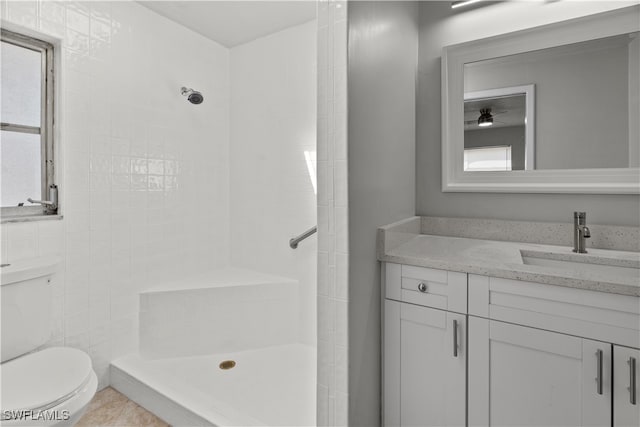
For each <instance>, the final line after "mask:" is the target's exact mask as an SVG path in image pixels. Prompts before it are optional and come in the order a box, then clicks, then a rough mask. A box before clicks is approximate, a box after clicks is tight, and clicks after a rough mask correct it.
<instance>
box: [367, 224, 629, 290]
mask: <svg viewBox="0 0 640 427" xmlns="http://www.w3.org/2000/svg"><path fill="white" fill-rule="evenodd" d="M426 221H427V222H428V221H429V220H428V219H427V220H426ZM467 221H470V223H472V222H473V221H484V220H467ZM493 222H494V223H495V222H496V221H493ZM503 222H508V221H503ZM424 223H425V219H424V218H420V217H413V218H408V219H406V220H403V221H400V222H397V223H394V224H390V225H388V226H385V227H382V228H380V229H379V231H378V260H380V261H386V262H393V263H398V264H409V265H416V266H421V267H429V268H436V269H441V270H448V271H458V272H463V273H472V274H480V275H485V276H492V277H501V278H506V279H516V280H524V281H530V282H537V283H544V284H550V285H558V286H566V287H572V288H580V289H588V290H593V291H600V292H608V293H616V294H622V295H630V296H636V297H637V296H640V275H639V274H640V273H638V271H640V270H637V271H634V270H631V269H638V268H640V253H638V252H631V251H620V250H610V249H597V248H595V249H594V248H589V249H588V250H589V253H587V254H576V253H574V252H572V248H571V247H568V246H556V245H550V244H543V243H529V242H520V241H504V240H506V239H505V238H504V236H501V237H502V238H501V239H500V240H503V241H498V240H496V239H491V240H489V239H479V238H468V237H449V236H442V235H433V234H425V233H424ZM431 225H433V221H431ZM498 226H499V225H498V224H493V225H492V228H493V229H495V228H496V227H498ZM471 228H472V229H476V230H479V229H480V226H478V227H477V228H476V226H475V225H473V226H472V227H471ZM509 228H510V227H509V226H506V225H505V227H504V229H506V230H508V229H509ZM512 228H513V227H512ZM563 228H565V227H563ZM612 228H615V227H612ZM624 228H630V229H632V228H631V227H624ZM529 229H531V228H529ZM568 230H569V232H571V230H572V229H571V228H569V229H568ZM601 230H603V229H602V228H601ZM632 230H633V229H632ZM564 231H566V230H564ZM624 231H625V230H623V232H622V234H624ZM458 232H460V229H458ZM476 233H477V231H476ZM570 236H572V235H571V234H570ZM556 238H557V237H556ZM624 239H625V241H626V242H627V243H625V244H626V245H629V244H630V243H631V241H632V239H633V236H631V237H629V236H626V235H625V236H624ZM602 240H603V241H610V240H611V239H609V240H607V239H604V238H603V239H602ZM532 256H533V257H535V258H536V259H552V260H558V261H568V262H572V263H585V266H587V264H600V265H610V266H616V267H623V268H625V269H629V270H626V271H627V272H631V273H630V274H629V273H627V275H626V276H627V277H625V276H624V275H620V276H617V275H615V274H611V273H607V274H605V273H603V272H593V271H583V270H582V269H581V268H580V267H579V266H576V265H575V264H573V267H570V268H567V267H563V268H557V267H553V266H547V265H545V266H541V265H529V264H525V263H524V261H523V257H532Z"/></svg>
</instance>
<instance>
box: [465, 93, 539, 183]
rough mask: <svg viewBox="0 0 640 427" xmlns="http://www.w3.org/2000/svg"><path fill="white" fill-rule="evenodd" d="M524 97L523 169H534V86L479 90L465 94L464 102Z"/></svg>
mask: <svg viewBox="0 0 640 427" xmlns="http://www.w3.org/2000/svg"><path fill="white" fill-rule="evenodd" d="M522 94H524V96H525V115H524V117H525V128H524V150H525V151H524V169H525V170H534V169H535V158H536V156H535V153H536V151H535V145H536V138H535V128H536V127H535V122H536V100H535V85H533V84H531V85H523V86H511V87H501V88H497V89H487V90H479V91H476V92H465V94H464V100H465V101H473V100H476V99H487V98H499V97H502V96H509V95H522ZM463 114H464V113H463ZM463 120H464V119H463ZM462 149H463V152H464V133H463V147H462Z"/></svg>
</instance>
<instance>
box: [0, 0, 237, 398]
mask: <svg viewBox="0 0 640 427" xmlns="http://www.w3.org/2000/svg"><path fill="white" fill-rule="evenodd" d="M0 12H1V14H2V15H1V17H2V22H3V27H5V28H9V29H11V28H14V29H18V28H19V29H27V30H29V31H32V32H35V33H34V34H36V35H37V34H42V35H44V36H45V37H47V38H49V39H55V40H58V41H59V49H61V55H60V58H61V64H60V67H59V74H58V80H59V81H58V84H59V85H58V86H57V89H58V91H59V100H60V102H59V104H58V105H57V116H56V117H57V119H58V138H57V143H58V153H57V156H58V159H59V164H58V171H57V182H58V184H59V185H60V188H61V205H62V209H63V211H62V214H63V215H64V219H63V220H60V221H56V220H54V221H40V222H29V223H15V224H13V223H9V224H2V226H1V235H2V262H5V261H9V262H11V261H15V260H17V259H20V258H29V257H32V256H35V255H38V254H58V255H60V256H61V258H62V260H63V265H62V267H61V270H60V273H59V274H58V276H57V280H56V283H55V285H54V289H55V291H54V301H53V304H54V308H53V311H54V314H55V320H54V329H53V336H52V341H51V344H52V345H56V344H57V345H66V346H71V347H77V348H80V349H83V350H86V351H88V352H89V354H90V355H91V357H92V359H93V363H94V368H95V370H96V372H97V374H98V376H99V378H100V386H101V387H102V386H105V385H106V384H107V383H108V363H109V361H110V360H112V359H113V358H115V357H118V356H119V355H121V354H124V353H127V352H130V351H132V350H134V349H135V348H136V347H137V339H138V330H137V329H138V317H137V312H138V298H137V293H138V291H139V290H140V289H142V288H144V287H146V286H148V285H149V284H152V283H153V282H155V281H157V280H166V279H170V278H172V277H177V276H180V275H182V274H185V273H189V272H194V271H196V272H197V271H203V270H207V269H210V268H212V267H216V266H225V265H228V263H229V250H228V248H229V227H228V224H229V212H228V206H229V171H228V158H229V152H228V151H229V146H228V141H229V108H228V106H229V51H228V49H226V48H224V47H222V46H220V45H218V44H217V43H215V42H212V41H210V40H207V39H205V38H204V37H202V36H200V35H197V34H196V33H193V32H191V31H189V30H187V29H185V28H184V27H181V26H179V25H177V24H175V23H173V22H171V21H169V20H166V19H165V18H162V17H160V16H159V15H157V14H155V13H153V12H151V11H149V10H147V9H145V8H144V7H142V6H140V5H139V4H136V3H134V2H53V1H48V0H43V1H40V2H35V1H34V2H31V1H17V2H5V1H3V2H2V3H1V9H0ZM183 85H186V86H192V87H194V88H196V89H197V90H200V91H202V92H203V93H204V96H205V102H204V103H203V104H201V105H197V106H196V105H192V104H190V103H188V102H187V101H186V100H185V98H184V97H183V96H182V95H181V94H180V87H181V86H183ZM64 165H67V166H68V167H64Z"/></svg>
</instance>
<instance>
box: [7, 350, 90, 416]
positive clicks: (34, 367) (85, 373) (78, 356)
mask: <svg viewBox="0 0 640 427" xmlns="http://www.w3.org/2000/svg"><path fill="white" fill-rule="evenodd" d="M0 374H1V375H0V377H1V378H2V394H1V396H2V402H1V403H2V410H36V409H40V410H42V409H43V408H44V407H47V406H50V405H51V404H59V403H61V402H63V401H65V400H67V399H69V398H71V397H73V395H74V394H75V393H76V392H77V391H78V390H79V389H80V388H81V387H82V386H84V385H85V383H86V382H87V381H88V380H89V378H90V376H91V359H90V358H89V356H88V355H87V354H86V353H84V352H82V351H80V350H77V349H75V348H67V347H51V348H47V349H45V350H41V351H37V352H35V353H31V354H27V355H25V356H21V357H18V358H16V359H13V360H10V361H8V362H5V363H3V364H2V365H0Z"/></svg>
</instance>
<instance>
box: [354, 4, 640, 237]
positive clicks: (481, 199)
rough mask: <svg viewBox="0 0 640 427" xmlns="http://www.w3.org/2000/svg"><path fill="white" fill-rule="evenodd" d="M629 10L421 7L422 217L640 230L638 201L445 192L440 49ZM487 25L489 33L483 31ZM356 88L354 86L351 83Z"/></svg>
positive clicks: (419, 156) (419, 132)
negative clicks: (579, 214)
mask: <svg viewBox="0 0 640 427" xmlns="http://www.w3.org/2000/svg"><path fill="white" fill-rule="evenodd" d="M629 4H630V3H629V2H626V3H625V2H551V3H549V2H503V3H496V4H492V5H489V6H485V7H481V8H477V9H473V10H467V11H462V12H456V10H452V9H451V7H450V3H449V2H423V3H421V4H420V44H419V75H418V100H417V107H416V108H417V110H416V112H417V123H416V125H417V139H416V212H417V214H418V215H432V216H449V217H475V218H495V219H512V220H524V221H548V222H570V221H572V212H573V211H575V210H584V211H587V212H588V221H589V222H591V223H595V224H611V225H628V226H640V197H638V196H637V195H581V194H491V193H443V192H442V191H441V148H440V147H441V114H440V111H441V104H440V99H441V98H440V93H441V84H440V82H441V81H440V56H441V52H442V47H444V46H446V45H449V44H455V43H462V42H465V41H469V40H472V39H477V38H482V37H489V36H493V35H497V34H500V33H505V32H510V31H516V30H520V29H524V28H528V27H531V26H537V25H543V24H546V23H550V22H554V21H558V20H563V19H569V18H572V17H577V16H582V15H587V14H590V13H595V12H599V11H604V10H607V9H613V8H617V7H621V6H625V5H629ZM483 23H485V24H486V25H483ZM350 84H351V82H350Z"/></svg>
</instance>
